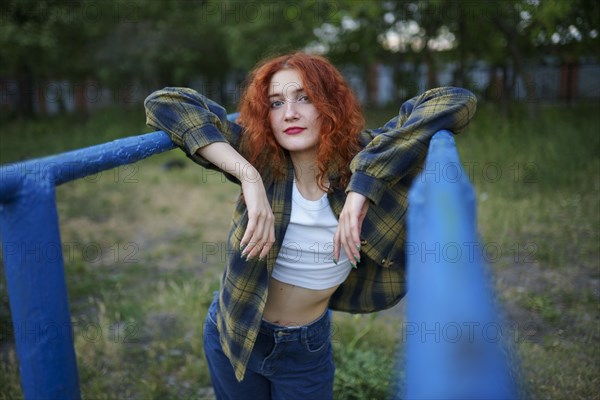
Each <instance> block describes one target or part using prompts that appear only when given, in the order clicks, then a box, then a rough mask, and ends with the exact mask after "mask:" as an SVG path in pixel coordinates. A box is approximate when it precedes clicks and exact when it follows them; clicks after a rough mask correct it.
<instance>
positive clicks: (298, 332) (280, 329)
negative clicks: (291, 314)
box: [260, 310, 331, 339]
mask: <svg viewBox="0 0 600 400" xmlns="http://www.w3.org/2000/svg"><path fill="white" fill-rule="evenodd" d="M330 319H331V311H330V310H325V312H324V313H323V314H322V315H321V316H320V317H319V318H317V319H316V320H314V321H313V322H310V323H308V324H306V325H300V326H281V325H276V324H273V323H271V322H269V321H265V320H264V319H263V320H262V322H261V324H260V333H262V334H265V335H268V336H273V335H275V336H280V337H281V336H286V337H288V338H289V339H294V338H300V337H301V336H302V335H305V336H308V337H311V336H316V335H320V334H322V333H323V332H327V333H329V331H330V329H331V322H330Z"/></svg>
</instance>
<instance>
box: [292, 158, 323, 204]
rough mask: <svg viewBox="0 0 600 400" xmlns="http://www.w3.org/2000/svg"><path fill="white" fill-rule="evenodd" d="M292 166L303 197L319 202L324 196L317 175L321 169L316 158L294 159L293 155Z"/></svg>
mask: <svg viewBox="0 0 600 400" xmlns="http://www.w3.org/2000/svg"><path fill="white" fill-rule="evenodd" d="M292 164H293V165H294V174H295V178H296V187H297V188H298V191H300V194H302V197H304V198H305V199H307V200H318V199H320V198H321V197H322V196H323V193H325V191H323V189H321V187H319V182H318V180H317V175H318V173H319V167H318V165H317V159H316V157H310V158H308V157H302V158H301V157H294V156H293V155H292ZM323 183H324V184H325V185H326V186H328V185H329V182H328V181H327V177H325V182H323Z"/></svg>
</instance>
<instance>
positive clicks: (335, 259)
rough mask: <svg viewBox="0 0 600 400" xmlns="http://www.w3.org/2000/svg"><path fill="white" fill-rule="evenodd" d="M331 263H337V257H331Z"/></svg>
mask: <svg viewBox="0 0 600 400" xmlns="http://www.w3.org/2000/svg"><path fill="white" fill-rule="evenodd" d="M333 263H334V264H335V265H337V258H335V257H333Z"/></svg>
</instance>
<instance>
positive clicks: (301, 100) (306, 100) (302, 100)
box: [298, 94, 310, 103]
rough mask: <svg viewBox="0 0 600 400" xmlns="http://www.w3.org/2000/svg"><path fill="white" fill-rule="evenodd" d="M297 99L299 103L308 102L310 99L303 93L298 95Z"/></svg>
mask: <svg viewBox="0 0 600 400" xmlns="http://www.w3.org/2000/svg"><path fill="white" fill-rule="evenodd" d="M298 101H299V102H300V103H310V99H309V98H308V96H307V95H305V94H303V95H302V96H300V97H298Z"/></svg>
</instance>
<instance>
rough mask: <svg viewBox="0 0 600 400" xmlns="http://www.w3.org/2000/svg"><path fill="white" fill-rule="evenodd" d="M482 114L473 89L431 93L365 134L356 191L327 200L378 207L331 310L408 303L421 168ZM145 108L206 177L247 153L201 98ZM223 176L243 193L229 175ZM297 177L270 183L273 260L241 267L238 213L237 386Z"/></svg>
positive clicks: (233, 337) (228, 309) (231, 331)
mask: <svg viewBox="0 0 600 400" xmlns="http://www.w3.org/2000/svg"><path fill="white" fill-rule="evenodd" d="M476 104H477V100H476V97H475V96H474V95H473V94H472V93H471V92H469V91H468V90H465V89H460V88H452V87H444V88H437V89H432V90H428V91H427V92H425V93H423V94H422V95H420V96H418V97H414V98H413V99H411V100H409V101H407V102H406V103H404V104H403V105H402V107H401V108H400V112H399V115H398V116H396V117H395V118H393V119H392V120H390V121H389V122H388V123H386V124H385V125H384V126H383V127H381V128H378V129H373V130H365V131H363V132H362V133H361V137H360V139H361V146H362V150H361V151H360V152H359V153H358V154H357V155H356V157H354V159H353V160H352V162H351V164H350V166H349V168H350V170H351V171H352V178H351V179H350V182H349V184H348V186H347V187H346V189H345V191H344V190H332V191H330V193H329V194H328V198H329V203H330V205H331V208H332V210H333V212H334V213H335V215H336V216H338V217H339V214H340V212H341V211H342V208H343V206H344V202H345V199H346V193H347V192H348V191H354V192H358V193H361V194H363V195H365V196H366V197H367V198H369V200H370V201H371V205H370V207H369V211H368V213H367V216H366V218H365V220H364V222H363V226H362V231H361V235H362V236H361V250H360V251H361V257H360V260H361V261H360V263H359V264H358V268H357V269H353V270H352V271H351V273H350V275H349V276H348V278H347V279H346V281H345V282H344V283H342V285H340V287H339V288H338V289H337V291H336V292H335V293H334V295H333V296H332V298H331V301H330V304H329V306H330V308H331V309H333V310H339V311H347V312H353V313H368V312H373V311H378V310H382V309H385V308H389V307H391V306H393V305H394V304H396V303H397V302H398V301H400V299H401V298H402V297H403V296H404V294H405V293H406V281H405V252H404V250H405V240H406V236H405V214H406V209H407V192H408V189H409V187H410V185H411V182H412V180H413V178H414V177H415V176H416V175H417V174H418V173H419V172H420V170H421V168H422V165H423V161H424V159H425V156H426V153H427V148H428V145H429V141H430V139H431V137H432V136H433V135H434V134H435V133H436V132H437V131H438V130H441V129H448V130H450V131H452V132H454V133H459V132H461V131H463V130H464V129H465V128H466V126H467V125H468V124H469V121H470V120H471V118H472V117H473V114H474V113H475V109H476ZM145 107H146V116H147V124H148V125H149V126H151V127H152V128H155V129H159V130H163V131H165V132H166V133H168V134H169V136H170V137H171V139H172V140H173V142H174V143H175V144H176V145H177V146H179V147H180V148H181V149H182V150H184V151H185V153H186V154H187V156H188V157H190V158H191V159H192V160H194V161H195V162H196V163H198V164H200V165H203V166H204V167H207V168H211V169H217V170H218V169H219V168H218V167H217V166H214V165H212V164H211V163H210V162H208V161H207V160H205V159H203V158H202V157H200V156H199V155H198V154H196V150H198V149H199V148H202V147H203V146H206V145H208V144H210V143H214V142H228V143H230V144H231V145H232V146H233V147H234V148H236V149H239V144H240V137H241V135H242V134H243V131H244V130H243V128H242V127H240V126H239V125H237V124H235V123H233V122H229V121H228V120H227V112H226V110H225V109H224V108H223V107H221V106H220V105H218V104H216V103H215V102H213V101H211V100H209V99H208V98H206V97H205V96H202V95H200V94H199V93H197V92H196V91H194V90H192V89H187V88H165V89H163V90H159V91H157V92H154V93H152V94H151V95H150V96H148V98H147V99H146V101H145ZM240 167H241V168H243V166H240ZM223 172H224V173H225V175H226V176H227V177H228V178H229V179H230V180H231V181H233V182H237V183H239V182H238V181H237V179H236V178H235V177H233V176H231V175H230V174H227V171H223ZM293 177H294V175H293V168H292V164H291V161H290V160H289V159H288V169H287V173H286V175H285V176H284V178H283V179H281V180H273V179H272V178H271V177H269V176H265V174H263V176H262V178H263V181H264V183H265V187H266V189H267V196H268V197H269V201H270V204H271V208H272V211H273V214H274V216H275V238H276V243H275V244H274V245H273V247H272V248H271V250H270V252H269V255H268V256H267V257H266V258H265V259H264V260H262V261H259V260H257V259H251V260H248V261H246V260H244V259H242V258H241V257H240V246H239V244H240V240H241V239H242V237H243V234H244V229H245V227H246V224H247V222H248V215H247V210H246V206H245V204H244V201H243V198H242V197H241V196H240V198H239V199H238V202H237V205H236V208H235V212H234V216H233V220H232V227H231V230H230V233H229V238H228V252H227V254H228V257H227V263H226V265H225V271H224V273H223V277H222V282H221V290H220V298H219V308H220V309H219V313H218V318H217V319H218V320H217V325H218V329H219V333H220V340H221V345H222V346H223V350H224V351H225V354H226V355H227V357H228V358H229V360H230V361H231V364H232V365H233V367H234V369H235V374H236V377H237V379H238V380H242V379H243V377H244V373H245V371H246V365H247V362H248V359H249V357H250V353H251V352H252V348H253V346H254V343H255V341H256V337H257V335H258V330H259V327H260V323H261V319H262V314H263V310H264V307H265V303H266V300H267V288H268V282H269V278H270V276H271V271H272V269H273V266H274V263H275V259H276V258H277V254H278V253H279V249H280V248H281V244H282V241H283V238H284V236H285V231H286V229H287V226H288V223H289V220H290V214H291V204H292V202H291V198H292V183H293ZM335 179H336V177H335V176H332V177H330V180H332V181H334V180H335ZM332 186H333V185H332ZM332 241H333V238H332Z"/></svg>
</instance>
